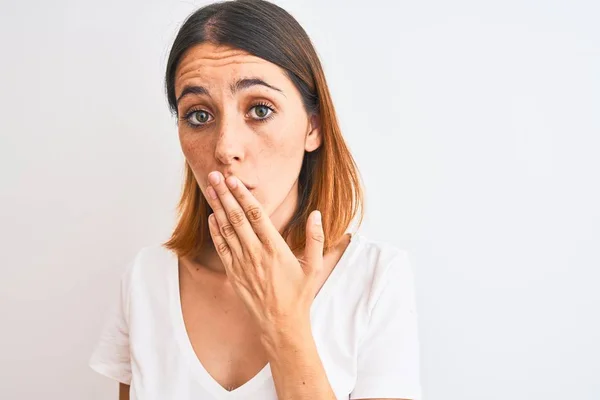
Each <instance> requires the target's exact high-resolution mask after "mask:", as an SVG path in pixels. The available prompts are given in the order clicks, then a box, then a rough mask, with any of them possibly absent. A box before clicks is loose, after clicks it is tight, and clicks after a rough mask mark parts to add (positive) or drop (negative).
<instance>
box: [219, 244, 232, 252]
mask: <svg viewBox="0 0 600 400" xmlns="http://www.w3.org/2000/svg"><path fill="white" fill-rule="evenodd" d="M229 251H230V250H229V246H228V245H227V243H219V244H218V245H217V252H218V253H219V254H228V253H229Z"/></svg>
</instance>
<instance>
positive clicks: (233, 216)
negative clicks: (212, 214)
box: [227, 209, 246, 226]
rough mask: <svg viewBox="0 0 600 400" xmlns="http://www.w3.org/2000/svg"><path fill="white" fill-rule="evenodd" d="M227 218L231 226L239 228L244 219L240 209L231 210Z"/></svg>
mask: <svg viewBox="0 0 600 400" xmlns="http://www.w3.org/2000/svg"><path fill="white" fill-rule="evenodd" d="M227 217H228V218H229V221H230V222H231V224H232V225H233V226H240V225H241V224H243V223H244V219H245V218H246V217H245V215H244V212H243V211H242V210H240V209H235V210H231V211H230V212H229V213H228V215H227Z"/></svg>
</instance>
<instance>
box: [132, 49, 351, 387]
mask: <svg viewBox="0 0 600 400" xmlns="http://www.w3.org/2000/svg"><path fill="white" fill-rule="evenodd" d="M241 79H258V80H260V81H262V82H264V83H265V84H266V85H268V86H271V87H267V86H266V85H262V84H256V81H252V80H250V81H247V84H246V85H242V86H243V87H239V88H238V90H237V91H235V92H232V89H231V88H232V86H235V83H236V82H237V81H239V80H241ZM193 86H201V87H203V88H204V89H205V90H204V92H207V93H197V92H198V91H196V93H190V94H187V95H183V96H182V93H184V89H185V88H186V87H193ZM175 95H176V97H177V98H178V99H179V100H178V115H179V121H178V129H179V139H180V143H181V148H182V151H183V154H184V156H185V158H186V161H187V163H188V165H189V166H190V168H191V169H192V171H193V174H194V176H195V178H196V181H197V182H198V184H199V187H200V189H201V191H202V193H203V195H204V196H205V198H206V199H207V201H208V202H209V204H210V206H211V208H212V209H213V210H214V214H212V215H211V216H210V217H209V227H210V233H211V238H212V242H211V243H208V244H207V245H206V248H205V249H203V250H204V251H203V252H202V253H201V255H200V256H199V257H198V258H196V259H187V258H180V287H181V289H180V290H181V301H182V311H183V314H184V320H185V323H186V329H187V331H188V336H189V337H190V341H191V342H192V345H193V347H194V350H195V351H196V354H197V355H198V357H199V359H201V360H202V364H203V366H205V368H206V369H207V371H209V372H210V373H211V375H212V376H213V377H214V378H215V380H217V381H218V382H219V383H220V384H221V385H222V386H224V387H231V388H235V387H239V386H241V385H242V384H244V383H245V382H247V381H248V380H249V379H251V378H252V377H253V376H254V375H255V374H256V373H257V372H258V371H259V370H260V369H262V367H263V366H264V365H265V364H266V362H269V363H270V365H271V371H272V375H273V380H274V382H275V387H276V390H277V395H278V398H280V399H284V398H285V399H335V395H334V393H333V391H332V389H331V386H330V384H329V382H328V380H327V377H326V374H325V371H324V369H323V365H322V363H321V360H320V358H319V355H318V353H317V349H316V346H315V342H314V340H313V337H312V332H311V327H310V306H311V303H312V301H313V299H314V297H315V296H316V294H317V293H318V291H319V290H320V288H321V286H322V285H323V283H324V282H325V280H326V279H327V277H328V276H329V274H330V273H331V270H332V269H333V268H334V267H335V264H336V263H337V261H338V260H339V258H340V257H341V255H342V254H343V252H344V250H345V249H346V247H347V246H348V244H349V237H348V236H345V237H344V238H343V239H342V240H341V241H340V242H339V244H338V245H337V246H335V247H334V249H333V250H332V251H331V252H329V253H327V254H325V255H324V254H323V243H324V236H323V229H322V226H321V225H320V223H319V222H318V218H315V217H316V216H317V215H318V214H319V213H318V211H316V210H314V211H313V212H312V213H311V215H310V217H309V220H308V222H307V227H306V228H307V242H306V243H307V244H306V248H305V249H304V252H303V254H300V255H295V254H293V253H292V252H291V250H290V249H289V247H288V245H287V243H286V240H285V238H283V237H281V235H280V232H281V231H282V229H283V227H284V226H285V224H286V223H287V222H288V221H289V220H290V218H291V217H292V215H293V212H294V211H295V209H296V207H297V197H298V176H299V173H300V168H301V165H302V160H303V156H304V153H305V152H311V151H314V150H316V149H317V148H318V147H319V146H320V145H321V142H322V137H321V132H320V130H319V118H318V115H309V114H307V112H306V110H305V109H304V106H303V104H302V99H301V96H300V93H299V92H298V90H297V89H296V88H295V86H294V85H293V83H292V82H291V81H290V80H289V78H288V77H287V75H286V74H285V71H284V70H282V69H281V68H280V67H278V66H277V65H275V64H272V63H270V62H268V61H266V60H263V59H261V58H259V57H255V56H253V55H251V54H248V53H246V52H244V51H241V50H238V49H234V48H231V47H227V46H216V45H213V44H209V43H204V44H200V45H197V46H195V47H193V48H191V49H190V50H189V51H188V52H187V53H186V54H185V55H184V57H183V58H182V60H181V61H180V64H179V66H178V68H177V71H176V78H175ZM190 124H192V125H194V126H190ZM207 318H210V320H211V321H213V324H211V325H212V326H211V327H209V328H210V330H208V329H207V327H206V325H207V324H202V323H199V322H200V321H206V319H207ZM215 337H216V338H219V340H215V339H213V342H212V343H211V342H209V341H210V338H215ZM227 343H235V345H230V344H229V345H228V344H227ZM231 346H234V347H231ZM211 349H212V350H211ZM219 352H220V354H223V356H222V357H220V354H219ZM231 354H237V355H239V356H232V355H231ZM232 357H233V358H235V361H236V362H234V363H231V362H230V363H229V364H227V363H226V362H225V360H226V359H227V358H229V359H231V358H232ZM249 360H251V361H249ZM226 364H227V365H226ZM242 364H243V365H245V366H244V367H236V366H237V365H242ZM125 392H128V386H127V385H123V384H121V395H122V396H123V395H125ZM120 398H128V396H127V397H120Z"/></svg>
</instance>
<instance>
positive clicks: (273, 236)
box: [225, 176, 283, 246]
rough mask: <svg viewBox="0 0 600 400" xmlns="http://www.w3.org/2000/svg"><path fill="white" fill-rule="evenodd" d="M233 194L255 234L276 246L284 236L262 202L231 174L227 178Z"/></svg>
mask: <svg viewBox="0 0 600 400" xmlns="http://www.w3.org/2000/svg"><path fill="white" fill-rule="evenodd" d="M225 183H226V184H227V186H228V187H229V190H230V191H231V194H232V195H233V196H234V198H235V200H236V202H237V203H238V204H239V205H240V206H241V207H242V209H243V210H244V214H245V216H246V219H247V221H248V222H249V224H250V225H251V227H252V230H253V231H254V234H255V235H256V237H257V238H258V239H259V240H260V242H261V243H262V244H263V245H267V246H269V245H272V246H274V245H275V244H276V242H277V241H278V240H279V239H281V240H282V241H283V238H281V235H280V234H279V231H278V230H277V228H275V226H274V225H273V223H272V222H271V218H269V216H268V215H267V213H266V212H265V210H264V208H263V207H262V205H261V204H260V202H259V201H258V200H257V199H256V197H254V195H253V194H252V193H251V192H250V190H248V188H247V187H246V186H245V185H244V184H243V182H241V181H240V180H239V179H238V178H237V177H235V176H230V177H228V178H227V179H226V180H225Z"/></svg>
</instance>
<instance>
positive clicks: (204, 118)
mask: <svg viewBox="0 0 600 400" xmlns="http://www.w3.org/2000/svg"><path fill="white" fill-rule="evenodd" d="M210 117H211V115H210V114H209V112H208V111H206V110H190V111H189V112H188V113H187V114H186V115H185V116H184V117H183V119H184V120H185V122H186V123H187V124H188V125H189V126H191V127H192V128H196V127H199V126H202V125H205V124H206V123H207V122H209V118H210Z"/></svg>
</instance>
